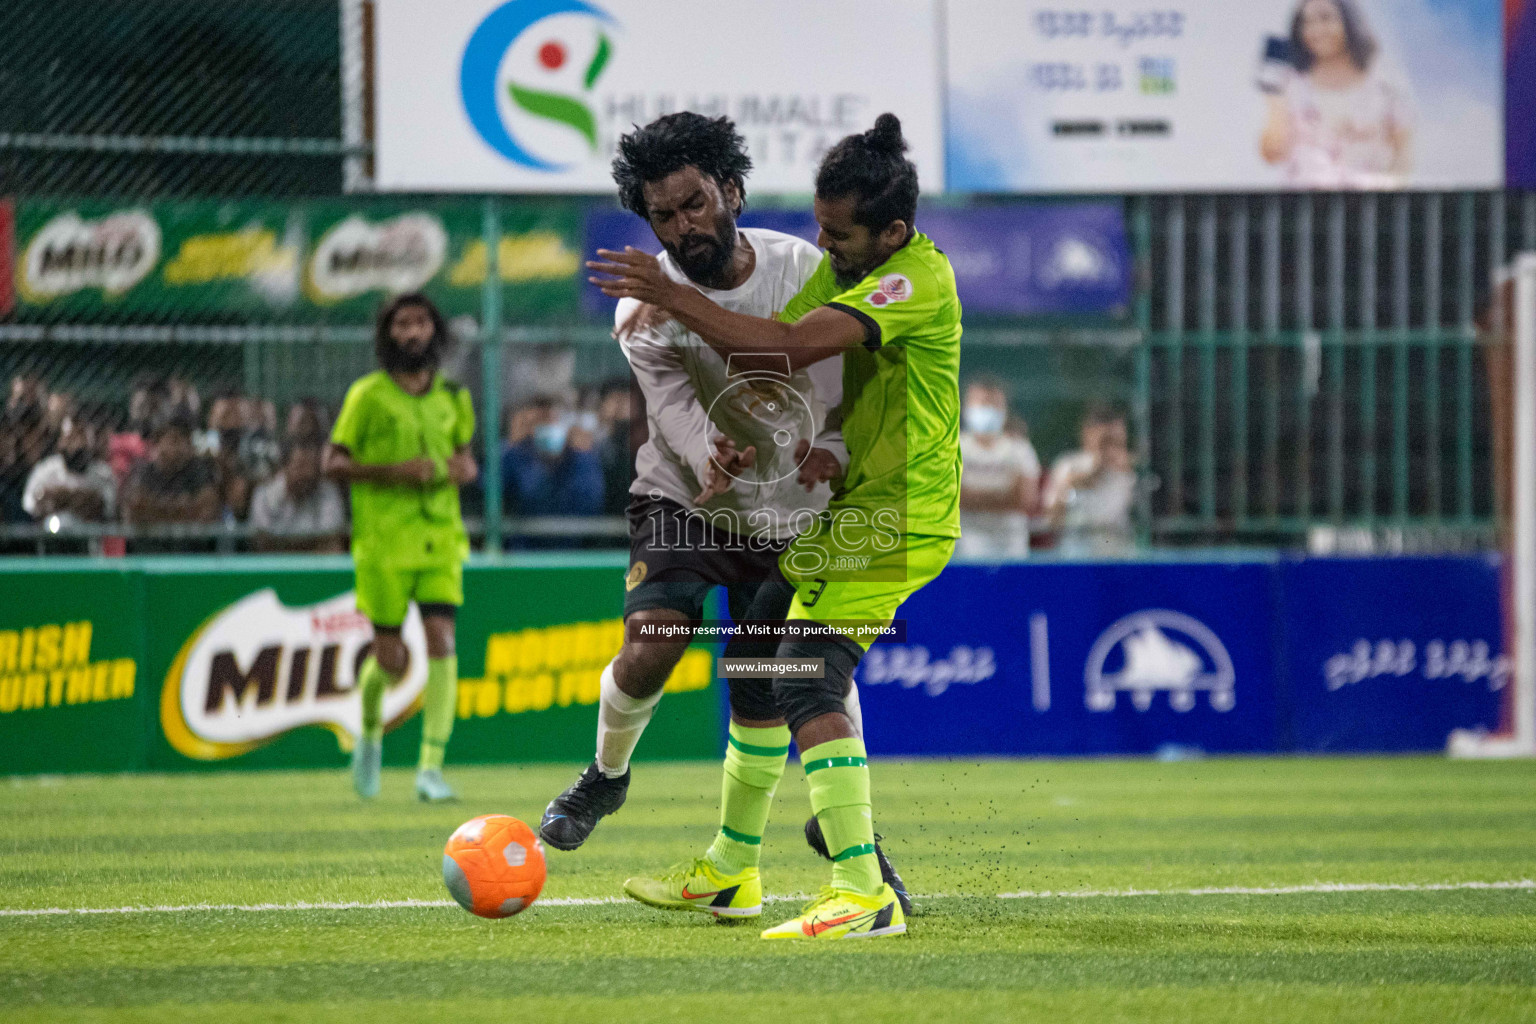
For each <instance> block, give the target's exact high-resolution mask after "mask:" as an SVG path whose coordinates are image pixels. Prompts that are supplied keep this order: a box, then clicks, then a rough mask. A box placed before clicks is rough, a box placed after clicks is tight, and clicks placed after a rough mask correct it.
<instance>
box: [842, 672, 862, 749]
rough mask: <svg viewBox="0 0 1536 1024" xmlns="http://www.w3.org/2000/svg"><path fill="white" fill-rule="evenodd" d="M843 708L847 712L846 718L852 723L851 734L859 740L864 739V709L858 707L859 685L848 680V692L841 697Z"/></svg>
mask: <svg viewBox="0 0 1536 1024" xmlns="http://www.w3.org/2000/svg"><path fill="white" fill-rule="evenodd" d="M843 708H844V710H846V711H847V712H848V717H849V719H851V720H852V721H853V733H854V735H855V736H857V737H858V738H859V739H863V738H864V709H863V708H861V707H859V684H858V683H855V682H854V681H853V680H851V679H850V680H848V692H847V693H846V694H844V695H843Z"/></svg>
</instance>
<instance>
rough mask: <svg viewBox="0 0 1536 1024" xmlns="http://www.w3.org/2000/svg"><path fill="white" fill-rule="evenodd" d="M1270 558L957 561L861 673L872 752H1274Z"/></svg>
mask: <svg viewBox="0 0 1536 1024" xmlns="http://www.w3.org/2000/svg"><path fill="white" fill-rule="evenodd" d="M1271 579H1272V568H1271V566H1270V565H1269V564H1267V563H1263V562H1250V563H1237V564H1179V563H1172V564H1168V563H1164V564H1149V563H1123V564H1120V563H1115V564H1090V565H1082V564H1022V565H1007V566H1000V567H987V566H980V565H953V566H951V567H950V568H949V569H947V570H946V571H945V572H944V574H943V575H942V576H940V577H939V578H938V580H936V581H935V582H933V583H931V584H929V585H928V586H927V587H925V588H924V589H923V590H921V591H919V592H918V593H917V594H916V595H915V596H914V597H913V598H912V599H911V600H909V601H908V602H907V603H906V604H905V605H903V606H902V610H901V613H900V614H901V617H902V618H904V619H906V621H907V638H906V640H907V642H906V643H904V644H886V643H881V644H877V645H875V646H874V647H873V648H872V649H871V650H870V652H869V656H868V657H867V658H866V659H865V660H864V663H863V664H862V665H861V666H860V667H859V670H858V673H857V675H856V678H857V680H858V682H859V686H860V694H861V698H860V699H861V703H862V707H863V711H864V722H865V733H866V741H867V743H868V745H869V749H870V750H871V751H872V752H874V753H877V754H888V755H896V754H900V755H913V754H918V755H921V754H976V755H983V754H1028V755H1042V754H1138V753H1150V752H1153V751H1155V750H1156V749H1157V748H1158V747H1160V746H1162V745H1164V744H1180V745H1188V746H1198V747H1200V748H1201V749H1203V750H1208V751H1224V752H1236V751H1264V750H1274V749H1276V747H1277V745H1278V742H1279V722H1278V712H1277V705H1276V700H1275V687H1274V676H1275V672H1274V664H1273V660H1272V649H1273V644H1272V642H1271V637H1270V630H1271V622H1272V608H1271V596H1270V584H1271Z"/></svg>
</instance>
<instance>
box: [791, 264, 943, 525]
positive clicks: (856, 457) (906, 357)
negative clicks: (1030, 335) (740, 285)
mask: <svg viewBox="0 0 1536 1024" xmlns="http://www.w3.org/2000/svg"><path fill="white" fill-rule="evenodd" d="M820 306H830V307H832V308H834V309H837V310H840V311H841V312H844V313H847V314H849V315H851V316H852V317H854V318H855V319H856V320H858V321H859V322H860V323H861V324H862V325H863V326H864V344H863V346H862V347H861V348H857V349H849V350H848V351H846V352H845V353H844V354H843V404H842V412H843V438H844V440H845V441H847V443H848V456H849V465H848V471H847V473H846V474H845V475H844V477H843V480H842V485H841V487H840V488H839V489H838V490H837V492H836V493H834V494H833V496H832V500H831V503H830V504H829V505H828V511H829V512H831V513H832V514H833V518H834V519H835V518H836V515H837V512H838V510H839V509H856V510H858V511H859V512H860V513H862V514H863V515H865V516H869V517H873V516H874V514H875V513H876V512H877V511H880V510H895V511H896V512H897V513H898V515H899V518H900V525H897V526H896V527H895V530H896V532H899V533H903V534H914V535H919V536H929V537H958V536H960V298H959V295H958V294H957V293H956V291H955V272H954V269H953V268H952V267H951V266H950V265H949V259H948V258H947V257H946V256H945V255H944V254H943V253H942V252H940V251H939V250H938V249H937V248H935V247H934V244H933V240H932V239H930V238H929V237H928V236H927V235H923V234H915V235H913V236H912V240H911V241H909V242H908V243H907V244H906V245H904V246H902V247H901V248H900V249H898V250H897V251H896V252H895V253H893V254H892V255H891V258H890V259H888V260H886V261H885V262H884V263H882V264H881V265H880V266H879V267H877V268H875V269H874V270H873V271H871V272H870V274H869V276H867V277H865V278H864V279H863V280H862V281H860V282H858V283H857V284H855V285H854V286H853V287H851V288H844V287H843V286H842V285H840V284H838V282H837V278H836V275H835V274H834V273H833V270H832V261H831V259H830V258H828V257H826V256H823V257H822V260H821V265H820V266H818V267H817V268H816V272H815V273H814V274H812V275H811V279H810V280H809V281H807V282H806V285H805V287H804V288H803V289H801V290H800V292H799V294H797V295H796V296H795V297H794V298H793V299H791V300H790V302H789V305H788V306H786V307H785V309H784V312H783V313H781V314H780V315H779V319H780V320H783V321H785V322H788V323H793V322H795V321H797V320H799V319H800V318H802V317H804V316H805V315H806V314H807V313H809V312H810V311H811V310H813V309H816V308H817V307H820Z"/></svg>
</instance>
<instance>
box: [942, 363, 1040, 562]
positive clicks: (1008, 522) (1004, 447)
mask: <svg viewBox="0 0 1536 1024" xmlns="http://www.w3.org/2000/svg"><path fill="white" fill-rule="evenodd" d="M962 415H963V421H962V426H963V429H962V430H961V432H960V461H961V466H962V469H961V475H960V543H959V545H958V553H959V554H961V555H963V556H965V557H968V558H1022V557H1024V556H1025V555H1027V554H1028V553H1029V517H1030V515H1031V514H1032V513H1034V512H1035V510H1036V505H1037V503H1038V499H1039V494H1040V458H1039V456H1037V455H1036V454H1035V448H1034V445H1032V444H1030V443H1029V439H1028V438H1027V437H1023V438H1020V437H1016V436H1013V435H1012V434H1009V433H1007V432H1005V430H1004V427H1005V426H1006V425H1007V424H1008V423H1009V416H1008V396H1007V393H1006V392H1005V391H1004V390H1003V387H1002V384H1001V383H1000V382H998V381H995V380H990V379H978V380H974V381H972V382H971V384H970V386H969V387H967V388H966V390H965V409H964V412H963V414H962ZM1020 422H1022V421H1020Z"/></svg>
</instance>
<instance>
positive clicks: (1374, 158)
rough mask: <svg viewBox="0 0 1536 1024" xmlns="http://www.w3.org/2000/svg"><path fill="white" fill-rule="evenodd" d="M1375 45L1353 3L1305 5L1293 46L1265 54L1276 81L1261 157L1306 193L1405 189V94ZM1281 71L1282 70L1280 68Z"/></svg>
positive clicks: (1294, 23) (1286, 43)
mask: <svg viewBox="0 0 1536 1024" xmlns="http://www.w3.org/2000/svg"><path fill="white" fill-rule="evenodd" d="M1376 58H1377V46H1376V41H1375V39H1373V38H1372V37H1371V34H1370V32H1369V31H1368V30H1367V28H1366V26H1365V22H1364V19H1363V18H1362V17H1361V16H1360V11H1359V8H1358V7H1357V6H1356V4H1355V2H1354V0H1302V2H1301V3H1300V4H1299V5H1298V6H1297V8H1296V14H1295V17H1294V18H1293V19H1292V20H1291V34H1290V39H1289V40H1279V39H1272V40H1270V43H1269V46H1268V47H1267V49H1266V52H1265V59H1266V64H1267V66H1268V68H1270V69H1274V70H1277V71H1278V73H1275V74H1265V75H1261V76H1260V87H1261V88H1263V89H1264V90H1265V91H1266V92H1268V93H1269V94H1270V97H1269V114H1268V118H1267V121H1266V123H1265V125H1264V133H1263V135H1262V136H1261V137H1260V139H1259V151H1260V153H1261V154H1262V155H1263V157H1264V159H1265V160H1266V161H1267V162H1268V163H1271V164H1278V165H1281V166H1283V168H1284V171H1285V178H1286V181H1287V183H1289V184H1292V185H1297V186H1300V187H1303V188H1357V189H1370V188H1401V187H1402V186H1403V185H1404V184H1405V183H1406V182H1407V179H1408V175H1409V173H1410V171H1411V163H1412V152H1411V130H1410V124H1409V122H1410V117H1409V112H1408V103H1407V96H1406V94H1405V92H1404V90H1403V89H1402V88H1401V87H1400V86H1398V85H1395V84H1393V83H1392V82H1389V81H1387V80H1386V78H1385V77H1384V76H1383V75H1382V74H1381V73H1380V70H1379V68H1378V66H1377V63H1378V62H1377V59H1376ZM1277 65H1278V66H1279V67H1276V66H1277Z"/></svg>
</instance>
